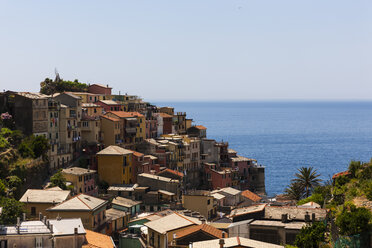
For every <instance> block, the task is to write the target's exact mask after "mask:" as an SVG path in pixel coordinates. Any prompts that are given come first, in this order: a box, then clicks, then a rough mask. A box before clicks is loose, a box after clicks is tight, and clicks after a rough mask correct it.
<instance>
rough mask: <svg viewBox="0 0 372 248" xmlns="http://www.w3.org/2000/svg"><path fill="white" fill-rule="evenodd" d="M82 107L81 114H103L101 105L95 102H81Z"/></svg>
mask: <svg viewBox="0 0 372 248" xmlns="http://www.w3.org/2000/svg"><path fill="white" fill-rule="evenodd" d="M82 109H83V115H84V114H85V115H88V116H100V115H102V114H103V107H102V106H101V105H98V104H95V103H83V104H82Z"/></svg>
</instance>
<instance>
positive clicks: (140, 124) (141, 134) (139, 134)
mask: <svg viewBox="0 0 372 248" xmlns="http://www.w3.org/2000/svg"><path fill="white" fill-rule="evenodd" d="M106 115H107V116H110V117H114V118H118V119H120V121H121V127H122V128H123V129H122V139H123V146H124V147H126V148H127V149H134V148H135V146H136V145H137V144H139V143H141V142H142V141H143V140H145V139H146V122H145V117H144V116H143V115H142V114H140V113H138V112H124V111H110V112H108V113H107V114H106Z"/></svg>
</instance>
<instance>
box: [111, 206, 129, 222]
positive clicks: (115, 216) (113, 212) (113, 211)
mask: <svg viewBox="0 0 372 248" xmlns="http://www.w3.org/2000/svg"><path fill="white" fill-rule="evenodd" d="M128 214H129V213H128V212H124V211H121V210H117V209H115V208H110V209H107V210H106V217H107V219H108V220H117V219H120V218H122V217H124V216H127V215H128Z"/></svg>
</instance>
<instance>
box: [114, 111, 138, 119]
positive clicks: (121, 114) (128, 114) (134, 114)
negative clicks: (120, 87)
mask: <svg viewBox="0 0 372 248" xmlns="http://www.w3.org/2000/svg"><path fill="white" fill-rule="evenodd" d="M109 113H112V114H114V115H116V116H118V117H121V118H128V117H143V115H142V114H140V113H138V112H125V111H110V112H109Z"/></svg>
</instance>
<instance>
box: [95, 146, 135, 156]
mask: <svg viewBox="0 0 372 248" xmlns="http://www.w3.org/2000/svg"><path fill="white" fill-rule="evenodd" d="M131 153H133V152H132V151H131V150H127V149H124V148H122V147H120V146H108V147H106V148H105V149H103V150H102V151H100V152H98V153H97V155H127V154H131Z"/></svg>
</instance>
